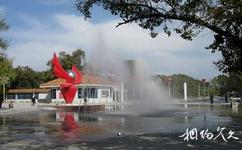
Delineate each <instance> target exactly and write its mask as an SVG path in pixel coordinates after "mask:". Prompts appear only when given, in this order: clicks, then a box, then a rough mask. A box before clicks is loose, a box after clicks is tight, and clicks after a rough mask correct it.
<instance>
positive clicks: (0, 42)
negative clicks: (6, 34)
mask: <svg viewBox="0 0 242 150" xmlns="http://www.w3.org/2000/svg"><path fill="white" fill-rule="evenodd" d="M8 28H9V26H8V25H7V23H6V22H5V20H4V18H2V17H1V16H0V32H2V31H6V30H7V29H8ZM7 46H8V44H7V41H6V40H4V39H3V38H1V37H0V49H6V48H7Z"/></svg>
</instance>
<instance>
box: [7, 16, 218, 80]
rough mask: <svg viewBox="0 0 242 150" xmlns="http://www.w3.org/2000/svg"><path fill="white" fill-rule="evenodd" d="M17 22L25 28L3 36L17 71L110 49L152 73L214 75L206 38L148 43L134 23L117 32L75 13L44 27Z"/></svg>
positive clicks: (34, 21) (32, 21)
mask: <svg viewBox="0 0 242 150" xmlns="http://www.w3.org/2000/svg"><path fill="white" fill-rule="evenodd" d="M20 18H22V19H23V20H25V23H26V25H27V26H28V27H29V28H15V29H11V30H10V32H8V35H7V36H9V37H10V38H11V41H12V43H13V44H11V43H10V44H11V45H10V48H9V50H8V55H9V56H10V57H14V58H15V61H14V63H15V66H16V65H29V66H31V67H33V68H34V69H37V70H43V69H46V67H47V66H46V62H47V61H48V60H49V59H50V58H51V57H52V54H53V52H59V51H62V50H65V51H67V52H71V51H73V50H75V49H77V48H82V49H83V50H85V51H86V52H87V54H88V55H87V56H88V57H89V58H90V57H91V55H95V51H100V50H102V49H108V50H109V51H112V52H113V53H115V54H117V55H119V56H120V57H121V58H122V59H138V58H139V59H143V60H144V61H146V62H147V63H148V65H150V66H151V68H153V70H154V72H156V73H167V74H171V73H178V72H179V73H186V74H190V75H193V76H206V77H207V76H213V75H215V74H217V71H216V69H214V66H213V64H212V60H213V59H215V57H218V55H211V54H210V52H209V51H206V50H204V47H205V46H206V45H207V44H208V42H209V38H197V39H195V40H194V41H192V42H188V41H185V40H183V39H181V38H180V37H179V36H178V35H173V36H171V37H167V35H165V34H160V35H159V36H158V37H157V38H151V37H150V36H149V33H148V32H147V31H146V30H143V29H141V28H140V27H138V26H137V25H134V24H131V25H123V26H120V27H118V28H116V27H115V26H116V25H117V23H118V22H119V21H120V20H112V21H107V22H102V23H98V24H94V23H92V22H90V21H84V19H83V18H82V17H80V16H76V15H73V14H69V15H63V14H56V15H53V16H52V17H51V20H48V21H46V22H43V21H42V22H41V21H39V20H38V19H37V18H34V17H32V16H30V15H22V16H20ZM204 39H205V40H204ZM96 54H100V53H96ZM103 55H105V54H104V53H103ZM100 57H102V56H100Z"/></svg>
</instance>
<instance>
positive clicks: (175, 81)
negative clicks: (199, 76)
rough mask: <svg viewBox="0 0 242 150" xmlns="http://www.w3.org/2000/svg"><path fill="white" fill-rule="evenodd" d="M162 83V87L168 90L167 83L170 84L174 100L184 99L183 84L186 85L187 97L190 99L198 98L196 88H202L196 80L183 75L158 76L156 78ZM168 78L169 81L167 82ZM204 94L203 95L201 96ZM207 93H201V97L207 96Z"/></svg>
mask: <svg viewBox="0 0 242 150" xmlns="http://www.w3.org/2000/svg"><path fill="white" fill-rule="evenodd" d="M157 77H158V78H159V79H160V80H161V81H162V83H163V86H165V87H167V88H168V82H170V86H171V95H172V97H176V98H183V97H184V87H183V84H184V82H186V83H187V95H188V97H190V98H194V97H198V96H199V94H198V91H199V90H198V88H199V87H202V82H201V81H199V80H196V79H194V78H192V77H189V76H187V75H184V74H174V75H171V76H165V75H158V76H157ZM168 78H170V81H169V80H168ZM203 94H205V95H203ZM207 94H208V93H203V92H201V96H207Z"/></svg>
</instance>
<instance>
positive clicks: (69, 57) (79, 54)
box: [47, 49, 86, 70]
mask: <svg viewBox="0 0 242 150" xmlns="http://www.w3.org/2000/svg"><path fill="white" fill-rule="evenodd" d="M85 55H86V54H85V52H84V51H83V50H81V49H77V50H75V51H73V52H72V53H71V54H68V53H66V52H65V51H61V52H59V56H58V58H59V61H60V63H61V65H62V66H63V68H64V69H65V70H69V69H71V67H72V65H73V64H75V65H76V67H77V68H78V69H79V70H83V69H84V67H85V65H86V61H85ZM51 61H52V60H50V61H48V63H47V65H49V66H52V64H51Z"/></svg>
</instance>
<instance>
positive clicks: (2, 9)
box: [0, 5, 7, 16]
mask: <svg viewBox="0 0 242 150" xmlns="http://www.w3.org/2000/svg"><path fill="white" fill-rule="evenodd" d="M6 12H7V7H5V6H2V5H0V16H5V14H6Z"/></svg>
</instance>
